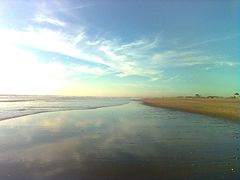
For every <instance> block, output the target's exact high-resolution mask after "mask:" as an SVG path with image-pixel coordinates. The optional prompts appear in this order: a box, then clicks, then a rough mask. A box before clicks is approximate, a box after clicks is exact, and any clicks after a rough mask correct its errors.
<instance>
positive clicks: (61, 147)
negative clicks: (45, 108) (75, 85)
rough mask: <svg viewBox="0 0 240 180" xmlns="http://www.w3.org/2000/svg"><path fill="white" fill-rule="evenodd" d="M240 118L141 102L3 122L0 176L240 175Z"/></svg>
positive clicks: (167, 176) (214, 177) (199, 177)
mask: <svg viewBox="0 0 240 180" xmlns="http://www.w3.org/2000/svg"><path fill="white" fill-rule="evenodd" d="M239 138H240V124H238V123H233V122H230V121H226V120H223V119H218V118H211V117H207V116H203V115H196V114H191V113H186V112H178V111H173V110H167V109H161V108H155V107H149V106H144V105H142V104H141V103H140V102H134V101H133V102H130V103H129V104H125V105H121V106H115V107H107V108H100V109H91V110H81V111H63V112H51V113H43V114H35V115H30V116H25V117H20V118H13V119H9V120H5V121H0V179H117V178H119V179H239V178H240V176H239V174H240V170H239V169H240V159H239V154H240V149H239V148H240V140H239Z"/></svg>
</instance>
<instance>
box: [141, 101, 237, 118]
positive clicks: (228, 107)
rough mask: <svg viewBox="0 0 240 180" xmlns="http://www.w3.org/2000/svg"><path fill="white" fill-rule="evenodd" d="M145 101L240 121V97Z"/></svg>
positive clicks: (145, 102)
mask: <svg viewBox="0 0 240 180" xmlns="http://www.w3.org/2000/svg"><path fill="white" fill-rule="evenodd" d="M143 103H144V104H145V105H150V106H156V107H162V108H171V109H176V110H181V111H187V112H192V113H199V114H204V115H209V116H213V117H221V118H225V119H230V120H239V121H240V99H237V98H236V99H227V98H213V99H207V98H147V99H144V100H143Z"/></svg>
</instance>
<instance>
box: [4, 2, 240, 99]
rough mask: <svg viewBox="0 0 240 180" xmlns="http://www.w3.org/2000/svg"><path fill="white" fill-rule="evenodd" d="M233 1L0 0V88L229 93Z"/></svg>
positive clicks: (236, 88) (235, 71) (234, 59)
mask: <svg viewBox="0 0 240 180" xmlns="http://www.w3.org/2000/svg"><path fill="white" fill-rule="evenodd" d="M239 9H240V2H239V1H238V0H202V1H197V0H182V1H178V0H168V1H167V0H148V1H144V0H128V1H127V0H121V1H118V0H65V1H64V0H52V1H48V0H37V1H36V0H32V1H31V0H29V1H25V0H9V1H0V94H49V95H74V96H140V97H142V96H144V97H146V96H185V95H195V94H200V95H204V96H207V95H218V96H232V95H233V94H234V93H236V92H240V81H239V77H240V51H239V49H237V47H240V44H239V43H240V25H239V19H240V12H239Z"/></svg>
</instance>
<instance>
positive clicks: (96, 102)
mask: <svg viewBox="0 0 240 180" xmlns="http://www.w3.org/2000/svg"><path fill="white" fill-rule="evenodd" d="M128 102H129V98H118V97H79V96H39V95H0V120H4V119H9V118H14V117H20V116H25V115H31V114H36V113H43V112H54V111H64V110H83V109H95V108H100V107H109V106H116V105H121V104H126V103H128Z"/></svg>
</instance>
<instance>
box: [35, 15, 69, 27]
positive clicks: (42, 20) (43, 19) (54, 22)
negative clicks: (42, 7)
mask: <svg viewBox="0 0 240 180" xmlns="http://www.w3.org/2000/svg"><path fill="white" fill-rule="evenodd" d="M33 21H36V22H38V23H49V24H52V25H55V26H61V27H64V26H66V23H65V22H63V21H60V20H59V19H55V18H50V17H47V16H44V15H36V16H35V17H34V18H33Z"/></svg>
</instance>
